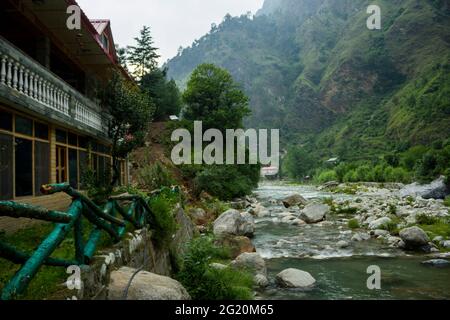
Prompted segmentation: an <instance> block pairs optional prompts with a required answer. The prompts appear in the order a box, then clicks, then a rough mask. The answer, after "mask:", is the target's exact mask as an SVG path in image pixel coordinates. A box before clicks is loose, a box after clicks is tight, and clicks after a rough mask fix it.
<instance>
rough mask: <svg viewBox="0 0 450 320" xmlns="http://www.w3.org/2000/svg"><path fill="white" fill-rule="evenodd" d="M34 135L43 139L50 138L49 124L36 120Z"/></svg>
mask: <svg viewBox="0 0 450 320" xmlns="http://www.w3.org/2000/svg"><path fill="white" fill-rule="evenodd" d="M34 136H35V137H36V138H39V139H42V140H48V125H46V124H44V123H40V122H34Z"/></svg>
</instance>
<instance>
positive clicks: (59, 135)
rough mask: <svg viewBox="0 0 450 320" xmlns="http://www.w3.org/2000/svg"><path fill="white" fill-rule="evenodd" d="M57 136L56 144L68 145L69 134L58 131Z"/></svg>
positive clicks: (56, 131)
mask: <svg viewBox="0 0 450 320" xmlns="http://www.w3.org/2000/svg"><path fill="white" fill-rule="evenodd" d="M55 135H56V142H59V143H64V144H66V143H67V132H66V131H64V130H60V129H56V130H55Z"/></svg>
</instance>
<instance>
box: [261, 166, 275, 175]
mask: <svg viewBox="0 0 450 320" xmlns="http://www.w3.org/2000/svg"><path fill="white" fill-rule="evenodd" d="M278 172H279V168H278V167H264V168H261V176H262V177H274V176H276V175H278Z"/></svg>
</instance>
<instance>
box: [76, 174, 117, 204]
mask: <svg viewBox="0 0 450 320" xmlns="http://www.w3.org/2000/svg"><path fill="white" fill-rule="evenodd" d="M106 171H108V170H106ZM110 178H111V177H110V175H109V174H108V173H104V174H103V175H102V174H100V173H96V172H95V171H94V170H92V169H90V168H86V169H85V171H84V173H83V174H82V175H81V188H82V189H83V190H86V191H87V196H88V197H89V198H90V199H91V200H92V201H94V202H95V203H96V204H97V205H103V204H105V203H106V201H107V200H108V198H109V197H110V196H111V194H112V192H113V186H112V185H111V183H110V182H111V180H110Z"/></svg>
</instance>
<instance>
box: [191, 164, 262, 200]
mask: <svg viewBox="0 0 450 320" xmlns="http://www.w3.org/2000/svg"><path fill="white" fill-rule="evenodd" d="M259 175H260V166H259V165H239V166H208V167H205V168H202V169H201V170H200V171H199V172H198V173H197V176H196V178H195V179H194V189H195V190H194V191H195V193H196V194H200V193H201V192H202V191H206V192H207V193H209V194H210V195H212V196H215V197H217V198H219V199H221V200H231V199H233V198H237V197H242V196H245V195H248V194H250V193H251V192H252V190H253V189H254V188H256V187H257V186H258V181H259Z"/></svg>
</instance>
